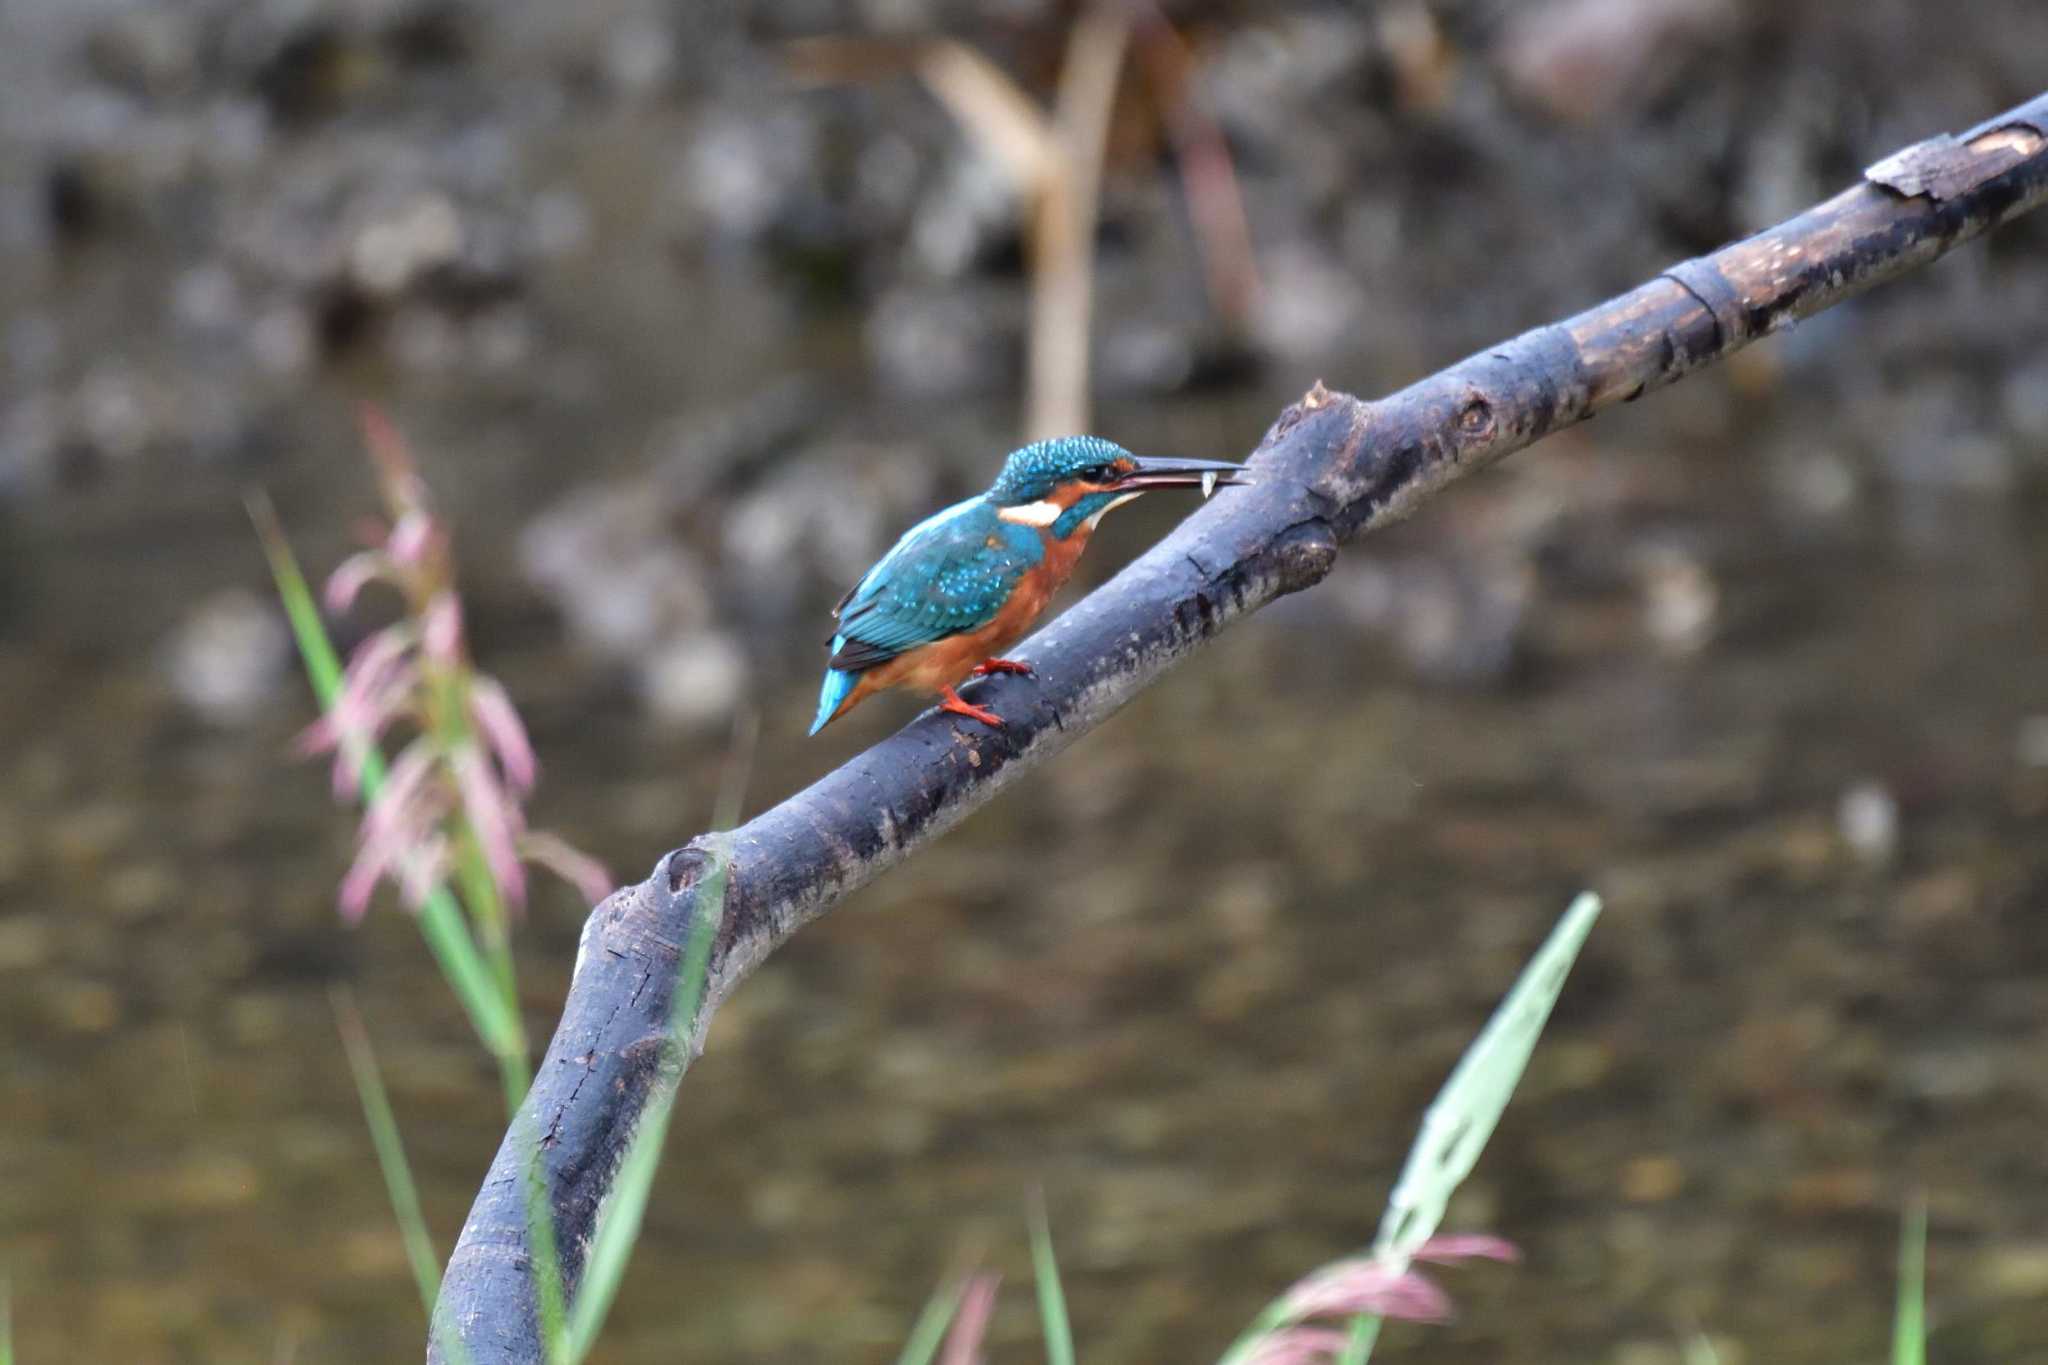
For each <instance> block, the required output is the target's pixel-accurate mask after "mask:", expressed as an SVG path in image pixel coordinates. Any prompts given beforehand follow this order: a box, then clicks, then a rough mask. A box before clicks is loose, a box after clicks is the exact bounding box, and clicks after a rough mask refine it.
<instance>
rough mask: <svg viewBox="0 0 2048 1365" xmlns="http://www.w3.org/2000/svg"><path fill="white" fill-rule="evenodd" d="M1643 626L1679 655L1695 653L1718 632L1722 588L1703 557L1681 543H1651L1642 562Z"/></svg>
mask: <svg viewBox="0 0 2048 1365" xmlns="http://www.w3.org/2000/svg"><path fill="white" fill-rule="evenodd" d="M1636 574H1637V581H1638V583H1639V584H1640V587H1641V591H1642V595H1643V625H1644V628H1645V629H1646V630H1648V631H1649V634H1650V638H1651V639H1653V640H1655V641H1656V642H1657V644H1658V645H1659V646H1661V647H1662V648H1664V649H1665V650H1667V651H1669V652H1671V653H1673V654H1690V653H1693V652H1695V651H1697V650H1699V649H1701V648H1703V647H1704V646H1705V645H1706V643H1707V641H1708V640H1710V639H1711V638H1712V637H1713V633H1714V620H1715V617H1716V616H1717V615H1718V614H1719V611H1720V603H1721V593H1720V589H1719V588H1717V587H1716V586H1715V585H1714V577H1713V574H1712V573H1711V572H1710V571H1709V570H1708V569H1707V566H1706V565H1705V564H1703V563H1701V562H1700V560H1699V558H1698V557H1697V556H1695V555H1693V554H1691V553H1689V552H1687V551H1685V550H1684V549H1681V548H1680V547H1678V546H1675V545H1668V544H1667V545H1650V546H1647V547H1645V548H1644V549H1643V551H1642V552H1641V554H1640V555H1639V556H1638V558H1637V562H1636Z"/></svg>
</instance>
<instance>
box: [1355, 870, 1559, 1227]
mask: <svg viewBox="0 0 2048 1365" xmlns="http://www.w3.org/2000/svg"><path fill="white" fill-rule="evenodd" d="M1599 915H1600V898H1599V897H1598V896H1596V895H1594V894H1592V893H1591V892H1586V893H1584V894H1582V895H1581V896H1580V897H1579V898H1578V899H1577V900H1575V901H1573V902H1572V903H1571V906H1570V908H1569V909H1567V910H1566V911H1565V912H1564V918H1563V919H1561V920H1559V921H1558V923H1557V927H1556V928H1555V929H1553V930H1551V931H1550V937H1549V938H1547V939H1545V940H1544V941H1543V946H1542V947H1541V948H1538V949H1537V950H1536V955H1535V956H1534V957H1532V958H1530V959H1529V965H1528V966H1526V967H1524V968H1523V969H1522V974H1521V976H1519V977H1517V978H1516V980H1515V984H1514V986H1513V987H1512V988H1511V989H1510V990H1509V991H1508V993H1507V995H1506V996H1505V997H1504V998H1503V999H1502V1000H1501V1002H1500V1006H1499V1008H1497V1009H1495V1010H1494V1012H1493V1017H1492V1018H1491V1019H1489V1020H1487V1021H1486V1027H1485V1028H1483V1029H1481V1030H1480V1031H1479V1036H1478V1037H1477V1038H1475V1039H1473V1041H1472V1046H1471V1047H1469V1048H1467V1049H1466V1050H1465V1055H1464V1056H1463V1057H1461V1058H1460V1059H1459V1060H1458V1065H1457V1066H1456V1067H1454V1068H1452V1070H1451V1076H1450V1079H1449V1080H1447V1081H1445V1082H1444V1088H1443V1089H1442V1090H1441V1091H1439V1092H1438V1093H1437V1097H1436V1099H1435V1100H1433V1101H1432V1102H1431V1103H1430V1106H1429V1109H1428V1111H1427V1112H1426V1113H1424V1114H1423V1116H1422V1131H1421V1132H1420V1133H1419V1134H1417V1135H1416V1138H1415V1146H1414V1147H1413V1148H1412V1149H1410V1151H1409V1153H1408V1161H1407V1164H1406V1165H1404V1166H1403V1167H1402V1168H1401V1178H1400V1180H1398V1181H1397V1182H1395V1185H1394V1193H1393V1194H1392V1195H1391V1196H1390V1197H1389V1198H1388V1200H1387V1212H1386V1216H1385V1217H1384V1218H1383V1219H1381V1221H1380V1231H1379V1236H1378V1238H1377V1239H1376V1240H1375V1241H1374V1243H1373V1251H1374V1253H1375V1254H1376V1255H1379V1256H1384V1257H1387V1258H1389V1259H1391V1260H1393V1261H1395V1262H1396V1263H1398V1264H1400V1265H1404V1266H1405V1265H1406V1264H1407V1263H1408V1259H1409V1257H1411V1256H1412V1255H1414V1253H1415V1248H1417V1247H1419V1246H1421V1245H1422V1244H1423V1243H1424V1242H1426V1241H1428V1240H1429V1239H1430V1238H1431V1237H1433V1236H1435V1235H1436V1230H1437V1228H1438V1227H1439V1226H1440V1225H1441V1224H1442V1222H1443V1215H1444V1208H1445V1206H1446V1205H1448V1204H1449V1202H1450V1198H1451V1192H1452V1191H1453V1190H1455V1189H1457V1188H1458V1186H1459V1185H1461V1184H1463V1183H1464V1180H1465V1177H1466V1176H1468V1175H1470V1174H1471V1173H1472V1168H1473V1167H1474V1166H1476V1165H1477V1164H1478V1163H1479V1153H1480V1152H1481V1151H1482V1150H1484V1149H1485V1147H1486V1142H1487V1139H1488V1138H1490V1137H1492V1136H1493V1130H1494V1127H1495V1126H1496V1125H1497V1124H1499V1122H1500V1116H1501V1113H1502V1111H1503V1110H1505V1109H1506V1108H1507V1106H1508V1099H1509V1097H1510V1096H1512V1095H1513V1094H1514V1093H1515V1087H1516V1086H1517V1085H1518V1084H1520V1083H1521V1079H1522V1072H1523V1071H1524V1069H1526V1068H1527V1067H1528V1065H1529V1054H1530V1053H1531V1052H1533V1051H1534V1050H1535V1048H1536V1039H1537V1038H1538V1037H1539V1036H1541V1035H1542V1032H1543V1025H1544V1024H1545V1023H1546V1022H1548V1021H1549V1019H1550V1009H1551V1006H1553V1005H1555V1004H1556V1003H1557V997H1558V993H1559V992H1560V991H1562V990H1563V989H1564V979H1565V977H1566V976H1567V975H1568V974H1569V973H1570V972H1571V969H1572V963H1573V962H1575V961H1577V960H1578V955H1579V949H1580V948H1581V947H1582V946H1584V944H1585V942H1586V935H1587V934H1589V933H1590V932H1592V929H1593V921H1594V920H1595V919H1597V918H1599Z"/></svg>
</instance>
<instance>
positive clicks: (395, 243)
mask: <svg viewBox="0 0 2048 1365" xmlns="http://www.w3.org/2000/svg"><path fill="white" fill-rule="evenodd" d="M461 249H462V219H461V217H460V216H459V215H458V214H457V212H456V210H455V205H454V204H453V203H452V202H450V201H449V199H448V198H447V197H446V196H445V195H439V194H422V195H418V196H416V197H414V198H412V199H410V200H408V201H407V202H405V203H403V204H399V205H396V206H394V207H393V208H392V209H391V210H390V211H389V212H387V213H382V214H379V215H377V216H375V217H373V218H371V219H370V221H369V222H367V223H365V224H364V225H363V226H362V227H361V228H360V229H358V230H357V233H356V236H355V240H354V242H353V243H351V245H350V249H349V268H350V273H351V276H352V278H353V279H354V281H355V283H356V284H357V285H358V286H359V287H360V288H362V289H363V290H365V291H366V292H368V293H370V294H373V295H377V296H381V297H390V296H391V295H395V294H399V293H403V292H404V291H405V290H406V288H407V287H408V286H410V285H411V284H412V283H413V282H414V281H415V280H417V279H418V278H419V277H420V276H422V275H424V274H426V273H427V272H428V271H430V270H434V269H436V268H438V267H440V266H445V265H447V264H448V263H449V262H451V261H453V260H454V259H455V258H456V255H457V253H459V252H460V251H461Z"/></svg>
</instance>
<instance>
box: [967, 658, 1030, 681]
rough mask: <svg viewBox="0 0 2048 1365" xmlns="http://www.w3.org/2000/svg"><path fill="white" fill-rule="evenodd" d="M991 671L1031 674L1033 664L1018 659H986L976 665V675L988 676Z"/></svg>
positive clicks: (1028, 675)
mask: <svg viewBox="0 0 2048 1365" xmlns="http://www.w3.org/2000/svg"><path fill="white" fill-rule="evenodd" d="M991 673H1022V674H1023V675H1024V676H1025V677H1027V678H1028V677H1030V676H1031V665H1030V664H1027V663H1020V662H1019V661H1017V660H1016V659H986V660H983V661H982V662H981V663H978V664H976V665H975V666H974V676H975V677H977V678H986V677H987V676H988V675H989V674H991Z"/></svg>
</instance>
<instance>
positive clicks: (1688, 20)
mask: <svg viewBox="0 0 2048 1365" xmlns="http://www.w3.org/2000/svg"><path fill="white" fill-rule="evenodd" d="M1741 17H1742V15H1741V12H1740V11H1739V10H1738V9H1737V8H1736V6H1735V5H1734V3H1733V0H1537V2H1536V3H1534V4H1528V5H1523V6H1521V7H1519V8H1517V9H1516V10H1514V11H1513V12H1512V15H1511V17H1510V19H1509V21H1508V23H1507V25H1506V26H1505V27H1504V28H1503V29H1502V31H1501V34H1500V36H1499V37H1498V38H1497V39H1496V40H1495V41H1494V45H1493V57H1494V61H1495V62H1496V63H1498V64H1499V66H1500V68H1501V71H1502V74H1503V75H1504V76H1505V77H1506V80H1507V84H1508V86H1509V88H1510V89H1512V90H1513V91H1514V92H1515V93H1516V94H1517V95H1519V96H1521V97H1522V98H1523V99H1525V100H1528V101H1530V102H1531V103H1534V104H1537V105H1541V106H1542V107H1543V108H1545V109H1547V110H1548V111H1549V112H1550V113H1551V114H1553V115H1555V116H1556V117H1558V118H1563V119H1569V120H1572V121H1574V122H1580V123H1591V122H1593V121H1595V120H1598V119H1603V118H1608V117H1611V116H1613V115H1614V114H1616V113H1617V112H1619V111H1620V110H1622V109H1624V108H1641V107H1643V106H1644V105H1647V104H1649V103H1651V102H1652V101H1654V100H1656V99H1657V98H1659V97H1660V96H1661V95H1663V94H1664V93H1665V92H1666V91H1667V90H1669V89H1670V87H1671V83H1672V82H1673V81H1675V80H1676V79H1677V77H1678V76H1679V75H1680V74H1681V73H1682V72H1683V70H1684V64H1685V61H1686V59H1687V58H1688V57H1689V56H1690V55H1691V54H1692V53H1693V52H1694V51H1696V50H1697V49H1699V48H1700V47H1702V46H1704V45H1705V44H1706V43H1707V42H1709V41H1710V40H1713V39H1716V38H1719V37H1722V36H1725V35H1727V34H1728V33H1730V32H1731V31H1733V29H1734V28H1735V26H1736V24H1737V22H1738V21H1739V20H1740V19H1741Z"/></svg>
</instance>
